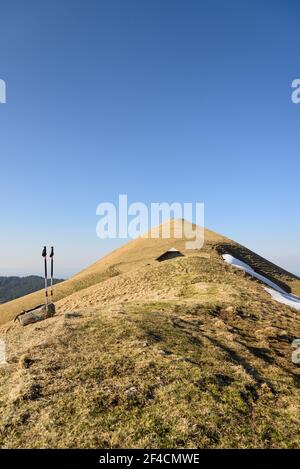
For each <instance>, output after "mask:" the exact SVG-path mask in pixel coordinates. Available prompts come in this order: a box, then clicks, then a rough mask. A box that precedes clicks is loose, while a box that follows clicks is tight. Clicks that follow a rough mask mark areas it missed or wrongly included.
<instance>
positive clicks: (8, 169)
mask: <svg viewBox="0 0 300 469" xmlns="http://www.w3.org/2000/svg"><path fill="white" fill-rule="evenodd" d="M299 16H300V4H299V2H298V1H296V0H295V1H291V0H290V1H278V0H259V1H258V0H257V1H255V0H251V1H246V0H238V1H237V0H227V1H225V0H224V1H221V0H215V1H214V0H212V1H211V0H210V1H208V0H206V1H200V0H197V1H192V0H188V1H183V0H181V1H178V0H105V1H104V0H89V1H84V0H80V1H78V0H64V1H58V0H43V1H39V0H27V1H26V2H24V1H23V0H19V1H17V0H9V1H4V0H0V22H1V27H0V78H1V79H4V80H5V81H6V84H7V104H5V105H0V158H1V172H0V200H1V213H0V215H1V229H0V275H1V274H2V275H5V274H7V275H9V274H12V273H14V274H27V273H41V272H42V264H41V258H40V248H41V246H42V245H43V244H44V243H47V244H48V245H50V244H52V243H54V244H55V245H56V247H57V265H58V271H57V272H56V273H57V275H63V276H66V275H69V274H71V273H73V272H76V271H77V270H78V269H80V268H82V267H84V266H86V265H88V264H89V263H91V262H93V261H94V260H96V259H98V258H99V257H101V256H102V255H103V254H104V253H105V252H107V251H108V250H110V249H111V248H112V247H114V246H116V244H118V243H116V242H114V243H112V242H105V241H103V240H102V241H101V240H99V239H98V238H97V237H96V232H95V227H96V222H97V217H96V213H95V210H96V206H97V205H98V203H99V202H102V201H115V200H116V198H117V196H118V194H119V193H127V194H128V197H129V201H130V202H134V201H142V202H145V203H150V202H151V201H153V202H159V201H166V202H172V201H179V202H194V201H203V202H205V211H206V226H208V227H209V228H211V229H214V230H215V231H218V232H221V233H223V234H225V235H227V236H229V237H231V238H233V239H235V240H237V241H239V242H241V243H243V244H245V245H247V246H248V247H249V248H251V249H253V250H256V251H257V252H259V253H260V254H262V255H264V256H266V257H268V258H270V259H272V260H273V261H275V262H277V263H279V264H281V265H282V266H284V267H286V268H288V269H290V270H292V271H294V272H296V273H300V247H299V235H300V216H299V206H300V204H299V201H300V191H299V175H300V155H299V144H300V140H299V125H300V105H295V104H293V103H292V102H291V98H290V96H291V82H292V81H293V80H294V79H295V78H300V59H299V35H300V32H299ZM122 242H124V241H122ZM119 244H120V243H119Z"/></svg>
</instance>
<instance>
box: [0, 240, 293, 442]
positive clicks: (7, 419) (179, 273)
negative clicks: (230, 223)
mask: <svg viewBox="0 0 300 469" xmlns="http://www.w3.org/2000/svg"><path fill="white" fill-rule="evenodd" d="M155 243H157V244H156V245H155ZM154 245H155V246H154ZM173 246H174V247H177V249H180V250H181V251H182V252H185V250H184V241H183V240H172V241H171V242H169V243H168V242H167V241H166V240H154V244H152V240H143V239H142V240H141V239H140V240H135V241H133V242H131V243H129V244H128V245H127V246H124V247H122V248H121V249H119V250H116V251H115V252H114V253H112V254H111V255H109V256H107V257H106V258H104V259H103V260H101V261H99V262H98V263H96V264H94V265H93V266H92V267H91V268H90V269H88V270H86V271H83V272H82V273H80V274H78V276H76V277H74V278H73V280H72V281H70V285H71V286H70V287H69V288H70V289H69V291H68V295H62V296H64V298H61V299H60V300H59V301H57V303H56V306H57V315H56V316H55V317H53V318H50V319H47V320H45V321H42V322H40V323H36V324H33V325H30V326H27V327H25V328H22V327H21V326H20V325H19V324H18V323H13V322H7V323H6V324H4V325H2V326H1V327H0V339H3V340H4V341H5V343H6V345H7V359H8V364H7V365H4V366H1V367H0V446H1V447H2V448H40V447H42V448H75V447H81V448H122V447H124V448H135V447H142V448H145V447H147V448H164V447H174V448H194V447H199V448H255V447H256V448H296V447H299V445H300V432H299V428H300V393H299V388H300V370H299V367H297V366H296V365H294V364H293V363H292V361H291V353H292V348H291V342H292V341H293V339H294V338H300V317H299V312H297V311H294V310H292V309H290V308H288V307H287V306H285V305H281V304H279V303H276V302H275V301H273V300H272V298H271V297H270V295H268V294H267V293H266V292H265V290H264V289H263V287H262V285H261V284H260V283H259V282H257V281H256V280H253V279H251V278H250V277H248V276H247V275H245V274H244V273H243V272H241V271H239V270H236V269H234V268H233V267H231V266H229V265H227V264H225V263H224V262H223V260H222V258H221V256H220V253H221V252H222V250H223V249H224V246H226V249H227V250H229V251H230V250H233V251H234V252H233V253H235V254H236V250H237V249H238V253H239V254H240V255H241V256H243V258H244V259H245V260H246V261H248V262H249V263H250V264H251V265H253V266H254V265H255V266H256V268H258V269H260V270H263V269H264V273H265V274H266V275H269V276H270V277H272V278H273V279H277V280H278V281H279V282H281V283H284V284H285V285H286V287H287V288H288V286H289V285H292V284H293V283H295V284H297V283H298V280H297V279H296V278H294V277H293V276H292V274H289V273H288V272H285V271H282V270H281V269H280V268H277V267H276V266H274V265H273V264H270V263H268V262H267V261H265V260H264V259H261V258H259V256H256V255H255V254H254V253H251V251H248V250H247V249H246V248H243V247H242V246H239V245H238V244H236V243H234V242H232V241H229V240H228V239H226V238H223V237H220V236H218V235H215V234H213V233H210V234H209V235H208V237H207V239H206V244H205V246H204V249H203V250H201V251H195V252H185V254H187V255H186V256H185V257H181V258H177V259H174V260H170V261H166V262H163V263H157V262H155V261H154V260H153V259H154V258H155V257H156V256H158V255H159V254H161V253H162V252H163V251H165V250H167V249H168V248H169V247H173ZM107 272H110V275H108V274H107ZM91 275H94V276H95V277H94V278H96V277H97V275H98V279H99V278H100V281H98V282H96V283H95V284H94V285H90V286H87V284H86V283H84V282H87V278H90V277H89V276H91ZM80 279H81V281H82V282H83V283H84V285H85V286H86V288H81V289H79V290H78V291H76V288H75V285H76V283H74V282H77V281H80ZM65 283H67V282H65ZM87 283H88V282H87ZM65 288H66V287H65ZM74 289H75V291H74ZM27 300H28V299H26V298H25V301H27ZM20 304H21V303H20ZM4 306H5V305H4ZM14 307H15V302H14Z"/></svg>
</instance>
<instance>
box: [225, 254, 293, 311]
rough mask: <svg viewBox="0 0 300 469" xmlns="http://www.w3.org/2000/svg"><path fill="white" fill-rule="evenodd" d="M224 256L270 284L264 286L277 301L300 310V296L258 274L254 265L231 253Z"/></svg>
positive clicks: (233, 263) (226, 260)
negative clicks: (251, 265) (287, 291)
mask: <svg viewBox="0 0 300 469" xmlns="http://www.w3.org/2000/svg"><path fill="white" fill-rule="evenodd" d="M222 257H223V259H224V261H225V262H227V264H230V265H232V266H233V267H236V268H237V269H241V270H243V271H244V272H247V273H248V274H249V275H251V276H252V277H255V278H257V279H258V280H260V281H261V282H263V283H264V284H265V285H268V287H264V288H265V290H266V291H267V292H268V293H269V294H270V295H271V296H272V298H273V299H274V300H275V301H278V302H279V303H283V304H285V305H287V306H290V307H291V308H295V309H297V310H299V311H300V298H299V297H298V296H296V295H292V294H291V293H286V292H285V291H284V290H283V289H282V288H281V287H279V286H278V285H277V284H276V283H274V282H272V281H271V280H269V279H268V278H266V277H264V276H263V275H261V274H258V273H257V272H255V270H254V269H252V267H250V265H248V264H246V263H245V262H243V261H240V260H239V259H236V258H235V257H233V256H231V255H230V254H223V255H222Z"/></svg>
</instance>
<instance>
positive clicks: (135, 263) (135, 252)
mask: <svg viewBox="0 0 300 469" xmlns="http://www.w3.org/2000/svg"><path fill="white" fill-rule="evenodd" d="M185 224H186V225H190V224H189V223H188V222H185ZM178 226H181V221H178V220H175V221H172V222H171V234H172V235H173V234H174V233H173V230H174V227H175V229H178ZM194 228H195V226H194ZM161 230H162V227H159V228H158V233H161ZM185 241H186V238H185V237H184V236H183V237H182V239H178V238H174V236H171V238H170V239H162V238H159V239H153V238H148V239H147V238H138V239H136V240H133V241H131V242H129V243H127V244H126V245H124V246H122V247H121V248H119V249H116V250H115V251H113V252H112V253H110V254H108V255H107V256H105V257H104V258H102V259H100V260H99V261H97V262H96V263H95V264H93V265H91V266H90V267H88V268H87V269H85V270H83V271H82V272H80V273H79V274H77V275H75V276H74V277H72V278H71V279H69V280H66V281H65V282H62V283H60V284H59V285H57V286H56V288H55V296H54V301H58V300H61V299H63V298H66V297H68V296H69V295H71V294H73V293H76V292H78V291H81V290H83V289H85V288H88V287H90V286H92V285H96V284H99V283H100V282H103V281H106V280H107V279H109V278H111V277H115V276H117V275H119V274H122V273H126V272H130V271H132V270H136V269H138V268H140V267H142V266H146V265H148V264H150V265H154V264H155V263H156V261H155V258H156V257H158V256H159V255H160V254H162V253H163V252H165V251H166V250H167V249H169V248H170V247H175V248H177V249H178V250H180V251H181V252H183V253H184V254H185V255H187V256H191V255H193V256H195V255H197V256H200V257H202V256H213V257H217V256H218V254H217V252H216V248H217V249H219V248H220V249H219V250H220V251H221V250H222V248H221V247H222V246H226V250H227V251H228V248H229V247H232V248H233V247H234V248H235V249H237V252H235V254H236V255H237V257H238V256H239V254H240V257H241V258H243V257H245V256H246V257H247V253H248V254H249V253H251V251H249V250H246V248H243V247H242V246H240V245H238V244H237V243H235V242H234V241H231V240H230V239H228V238H226V237H224V236H221V235H219V234H217V233H214V232H213V231H210V230H207V229H205V244H204V248H203V249H201V250H199V251H191V250H186V248H185ZM246 261H248V262H249V263H250V265H251V264H253V267H254V268H256V269H258V270H260V271H261V272H262V273H264V274H266V275H267V276H270V278H272V279H273V280H275V281H278V283H280V282H281V281H283V282H284V284H285V286H286V287H290V288H291V289H292V290H293V291H294V293H296V294H297V293H299V294H300V281H299V279H297V278H295V276H293V275H292V274H289V273H288V272H286V271H283V270H282V269H280V268H279V267H277V266H274V265H273V264H271V263H270V262H268V261H266V260H265V259H263V258H261V257H259V256H256V255H255V254H254V253H252V254H251V256H250V257H249V258H248V257H247V258H246ZM43 302H44V292H43V290H41V291H39V292H35V293H32V294H30V295H27V296H25V297H22V298H18V299H17V300H14V301H11V302H9V303H6V304H5V305H0V324H4V323H6V322H7V321H10V320H12V319H13V318H14V317H15V316H16V315H17V314H19V313H20V312H21V311H22V309H30V308H33V307H34V306H36V305H39V304H41V303H43Z"/></svg>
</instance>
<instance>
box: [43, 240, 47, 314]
mask: <svg viewBox="0 0 300 469" xmlns="http://www.w3.org/2000/svg"><path fill="white" fill-rule="evenodd" d="M42 256H43V258H44V265H45V299H46V311H48V279H47V248H46V246H44V249H43V252H42Z"/></svg>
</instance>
